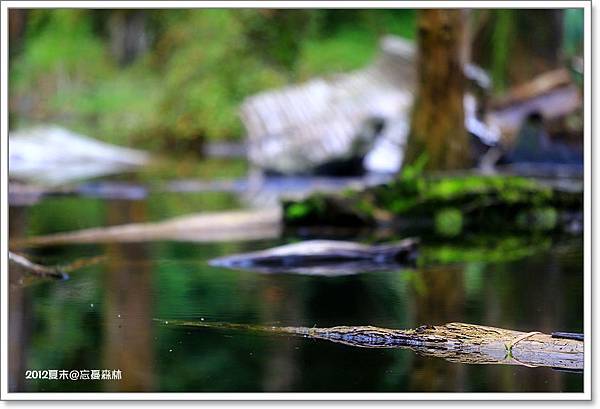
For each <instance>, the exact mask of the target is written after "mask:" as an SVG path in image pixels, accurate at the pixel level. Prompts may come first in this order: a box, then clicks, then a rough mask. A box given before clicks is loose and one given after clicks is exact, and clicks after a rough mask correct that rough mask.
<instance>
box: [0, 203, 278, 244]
mask: <svg viewBox="0 0 600 409" xmlns="http://www.w3.org/2000/svg"><path fill="white" fill-rule="evenodd" d="M280 229H281V211H280V210H279V209H278V208H266V209H261V210H248V211H231V212H215V213H202V214H195V215H189V216H182V217H178V218H174V219H170V220H165V221H162V222H157V223H131V224H123V225H117V226H110V227H96V228H91V229H83V230H77V231H72V232H65V233H56V234H50V235H46V236H37V237H31V238H26V239H20V240H15V241H11V243H10V244H11V246H13V247H20V246H45V245H55V244H69V243H103V242H145V241H155V240H177V241H194V242H208V241H236V240H258V239H267V238H275V237H278V236H279V233H280Z"/></svg>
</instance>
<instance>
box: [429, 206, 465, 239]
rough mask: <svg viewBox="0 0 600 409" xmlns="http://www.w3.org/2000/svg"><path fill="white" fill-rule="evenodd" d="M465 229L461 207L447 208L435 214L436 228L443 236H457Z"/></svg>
mask: <svg viewBox="0 0 600 409" xmlns="http://www.w3.org/2000/svg"><path fill="white" fill-rule="evenodd" d="M462 229H463V215H462V213H461V211H460V210H459V209H456V208H445V209H442V210H440V211H438V212H437V213H436V214H435V230H436V232H438V233H439V234H441V235H442V236H448V237H452V236H457V235H459V234H460V232H461V231H462Z"/></svg>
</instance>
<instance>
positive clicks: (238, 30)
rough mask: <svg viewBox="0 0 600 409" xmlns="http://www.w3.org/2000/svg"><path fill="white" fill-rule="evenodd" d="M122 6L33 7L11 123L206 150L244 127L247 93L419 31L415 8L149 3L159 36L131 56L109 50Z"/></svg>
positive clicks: (358, 57)
mask: <svg viewBox="0 0 600 409" xmlns="http://www.w3.org/2000/svg"><path fill="white" fill-rule="evenodd" d="M119 12H122V11H118V10H74V9H57V10H50V9H48V10H32V11H31V13H29V15H28V16H29V17H28V19H27V21H26V24H27V33H26V36H25V38H24V41H23V46H22V47H21V48H20V50H19V51H18V52H17V53H16V54H15V55H14V58H12V57H11V60H10V75H11V78H10V79H11V84H13V85H14V86H12V87H11V90H10V92H11V95H10V100H11V108H10V112H11V126H12V127H15V126H21V125H26V124H30V123H35V122H40V121H43V122H56V123H59V124H62V125H64V126H67V127H69V128H72V129H74V130H76V131H79V132H82V133H85V134H88V135H91V136H93V137H96V138H99V139H102V140H106V141H108V142H112V143H120V144H123V145H130V146H132V145H133V146H139V147H143V148H146V149H152V150H161V149H170V150H179V151H183V150H187V151H199V150H200V148H199V147H200V146H201V144H202V142H204V141H206V140H222V139H236V138H240V137H241V136H242V134H243V129H242V126H241V122H240V120H239V118H238V108H239V105H240V104H241V102H242V101H243V100H244V98H246V97H248V96H250V95H252V94H255V93H257V92H260V91H263V90H267V89H272V88H276V87H280V86H283V85H286V84H289V83H292V82H297V81H301V80H305V79H307V78H310V77H313V76H317V75H323V74H330V73H334V72H339V71H347V70H350V69H355V68H359V67H361V66H363V65H365V64H367V63H369V62H370V60H371V58H372V57H373V56H374V54H375V52H376V49H377V38H378V37H379V36H380V35H383V34H386V33H396V34H402V35H405V36H409V37H411V36H413V35H414V12H412V11H408V10H260V9H237V10H234V9H204V10H148V11H146V13H145V15H146V32H147V34H148V38H150V39H151V41H150V47H149V49H148V51H147V53H146V54H145V55H142V56H141V57H138V58H137V60H135V61H134V62H133V63H132V64H130V65H127V66H125V67H122V66H119V64H118V62H117V61H116V59H115V58H114V57H112V56H111V53H110V52H109V51H110V47H111V41H112V40H111V36H110V32H111V30H110V27H109V24H111V17H112V16H113V14H114V13H119ZM123 20H124V19H123Z"/></svg>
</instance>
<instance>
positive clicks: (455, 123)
mask: <svg viewBox="0 0 600 409" xmlns="http://www.w3.org/2000/svg"><path fill="white" fill-rule="evenodd" d="M465 20H466V19H465V13H464V12H463V11H462V10H448V9H447V10H436V9H428V10H421V11H420V13H419V16H418V30H419V32H418V47H419V57H418V76H419V80H418V87H417V95H416V99H415V104H414V107H413V112H412V119H411V131H410V135H409V140H408V146H407V152H406V163H408V164H410V163H411V162H413V161H414V160H416V159H417V158H418V157H420V156H421V155H422V154H423V153H425V154H426V155H427V157H428V161H427V165H426V167H427V168H428V169H440V170H446V169H463V168H466V167H469V166H470V165H471V154H470V149H469V139H468V135H467V132H466V130H465V126H464V109H463V95H464V90H465V84H466V83H465V79H464V75H463V70H462V65H463V61H462V58H461V56H463V55H464V44H463V43H464V41H465V35H464V30H465V23H466V21H465Z"/></svg>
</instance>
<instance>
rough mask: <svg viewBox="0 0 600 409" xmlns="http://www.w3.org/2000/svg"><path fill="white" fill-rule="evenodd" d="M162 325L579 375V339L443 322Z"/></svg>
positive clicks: (581, 356)
mask: <svg viewBox="0 0 600 409" xmlns="http://www.w3.org/2000/svg"><path fill="white" fill-rule="evenodd" d="M157 321H160V322H162V323H163V324H165V325H175V326H185V327H202V328H215V329H226V330H228V329H232V330H245V331H254V332H264V333H272V334H280V335H294V336H302V337H305V338H314V339H322V340H326V341H331V342H336V343H341V344H345V345H349V346H353V347H361V348H406V349H411V350H413V351H414V352H416V353H418V354H420V355H425V356H433V357H438V358H443V359H445V360H447V361H450V362H456V363H462V364H497V365H522V366H528V367H551V368H556V369H564V370H574V371H582V370H583V367H584V343H583V340H578V339H566V338H557V337H553V336H552V335H549V334H544V333H541V332H538V331H532V332H521V331H514V330H509V329H503V328H495V327H487V326H483V325H474V324H465V323H458V322H454V323H448V324H444V325H435V326H432V325H423V326H420V327H418V328H416V329H389V328H379V327H373V326H336V327H330V328H308V327H270V326H253V325H243V324H228V323H210V322H205V321H200V322H198V321H163V320H157Z"/></svg>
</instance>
